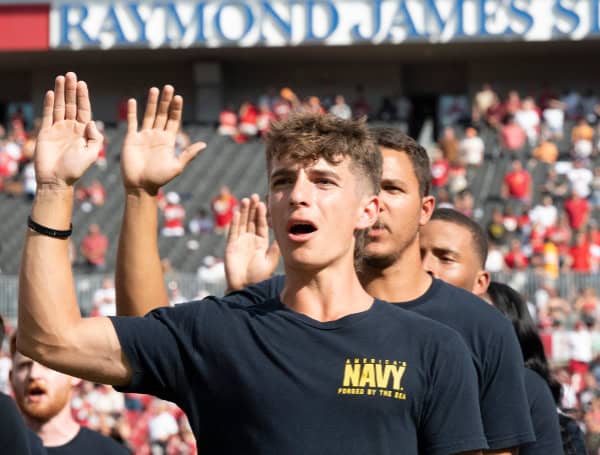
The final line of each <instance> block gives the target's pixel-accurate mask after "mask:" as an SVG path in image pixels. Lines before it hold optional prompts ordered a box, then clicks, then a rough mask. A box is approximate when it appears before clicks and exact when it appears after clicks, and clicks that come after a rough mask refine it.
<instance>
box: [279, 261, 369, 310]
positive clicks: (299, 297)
mask: <svg viewBox="0 0 600 455" xmlns="http://www.w3.org/2000/svg"><path fill="white" fill-rule="evenodd" d="M281 300H282V302H283V304H284V305H285V306H287V307H288V308H289V309H291V310H293V311H296V312H298V313H301V314H304V315H306V316H308V317H310V318H312V319H315V320H317V321H320V322H327V321H335V320H337V319H340V318H343V317H344V316H348V315H350V314H354V313H360V312H362V311H366V310H368V309H369V308H370V307H371V305H372V304H373V297H371V296H370V295H369V294H367V292H366V291H365V290H364V289H363V287H362V286H361V284H360V282H359V281H358V277H357V276H356V271H355V270H354V264H353V262H352V258H351V257H350V259H349V261H348V260H345V261H344V262H343V263H342V264H338V265H335V266H328V267H325V268H322V269H320V270H318V271H314V272H308V273H307V272H306V270H297V269H295V268H294V267H286V282H285V288H284V289H283V291H282V293H281Z"/></svg>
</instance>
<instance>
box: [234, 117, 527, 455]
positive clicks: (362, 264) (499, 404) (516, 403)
mask: <svg viewBox="0 0 600 455" xmlns="http://www.w3.org/2000/svg"><path fill="white" fill-rule="evenodd" d="M373 132H374V134H375V138H376V140H377V143H378V145H379V147H380V149H381V153H382V156H383V174H382V182H381V192H380V194H379V196H380V200H381V212H380V217H379V220H378V222H377V223H376V225H375V226H374V228H372V229H371V230H370V231H369V235H368V237H367V244H366V247H365V249H364V251H363V252H362V253H363V254H362V255H361V256H360V257H359V258H358V261H359V267H358V270H359V278H360V280H361V283H362V284H363V285H364V286H365V289H366V290H367V291H368V292H369V293H370V294H371V295H374V296H376V297H378V298H381V299H383V300H387V301H389V302H394V303H397V304H398V305H397V306H398V307H399V308H403V309H408V310H411V311H414V312H417V313H419V314H421V315H423V316H426V317H427V318H430V319H433V320H435V321H438V322H441V323H442V324H444V325H446V326H449V327H451V328H453V329H455V330H456V331H457V332H458V333H459V334H460V335H461V336H462V337H463V339H464V341H465V342H466V343H467V345H468V347H469V349H470V351H471V354H472V358H473V362H474V365H475V367H476V370H477V374H478V379H479V399H480V405H481V412H482V420H483V425H484V429H485V434H486V438H487V442H488V445H489V447H490V452H491V453H498V454H500V453H514V452H516V451H517V447H518V446H520V445H522V444H526V443H528V442H531V441H533V440H534V435H533V429H532V425H531V420H530V419H529V417H528V406H527V397H526V394H525V387H524V377H523V370H522V368H521V366H522V364H523V359H522V356H521V352H520V348H519V345H518V341H517V339H516V337H515V334H514V331H513V328H512V326H511V325H510V323H509V322H508V321H507V320H506V318H504V317H503V316H502V315H501V314H500V313H499V312H498V311H496V310H494V309H493V308H491V307H489V306H488V305H486V304H485V303H484V302H482V301H481V300H480V299H478V298H477V297H475V296H473V295H472V294H471V293H470V292H466V291H464V290H463V289H458V288H456V287H454V286H450V285H448V284H446V283H444V282H442V281H440V280H437V279H433V280H432V277H431V276H430V275H429V274H428V273H427V272H426V271H425V269H424V268H423V266H424V264H423V262H422V259H421V249H422V248H423V245H421V246H420V243H422V242H423V233H424V230H425V229H427V228H428V226H429V224H430V223H431V222H429V223H428V220H429V218H430V216H431V214H432V211H433V207H434V200H433V197H432V196H430V195H429V188H430V181H431V174H430V168H429V159H428V157H427V154H426V152H425V150H424V149H423V148H422V147H421V146H420V145H418V144H417V143H416V142H415V141H414V140H413V139H411V138H410V137H408V136H406V135H404V134H403V133H401V132H399V131H397V130H395V129H391V128H376V129H374V130H373ZM241 212H242V215H241V217H240V219H241V220H242V222H240V219H238V220H236V221H235V222H234V225H233V226H232V230H231V232H232V234H231V235H230V237H229V241H228V245H227V250H226V270H227V278H228V284H229V287H230V289H231V290H234V289H241V288H243V287H244V286H246V285H248V284H251V283H254V282H257V281H259V280H261V279H264V278H266V277H267V276H269V275H270V274H271V273H272V272H273V270H274V269H275V265H276V261H275V256H276V255H275V254H274V253H273V250H274V248H273V247H269V246H268V232H267V231H266V229H265V223H264V220H262V219H261V217H264V207H263V206H262V203H260V202H259V201H258V198H257V197H256V196H253V197H252V198H251V199H250V200H243V201H242V203H241ZM246 212H247V213H246ZM244 220H246V221H244ZM248 220H250V221H248ZM445 239H446V240H447V242H448V243H450V244H452V243H453V241H454V240H455V239H454V237H453V236H452V235H451V234H449V235H446V236H445ZM420 248H421V249H420ZM476 248H477V245H472V244H471V243H469V244H468V245H467V246H463V247H462V248H461V250H460V253H461V254H472V253H473V251H474V250H475V249H476ZM275 251H276V249H275ZM434 252H435V253H439V251H438V250H435V251H434ZM425 259H427V258H425ZM442 261H445V262H444V266H445V267H447V269H448V270H449V271H452V270H454V269H455V268H456V261H455V260H454V259H453V258H452V257H451V256H450V255H446V256H444V257H442V258H440V262H442ZM425 265H426V264H425ZM474 271H475V273H473V274H472V275H471V274H470V275H469V276H468V277H467V278H466V279H465V280H464V281H465V282H468V285H466V284H465V286H461V287H466V288H467V289H468V290H469V291H471V290H474V291H477V290H482V292H485V289H486V288H487V284H488V282H489V275H488V274H487V273H485V272H483V271H481V270H480V269H479V268H474ZM434 276H435V275H434ZM284 284H285V281H284V279H283V277H275V278H274V279H271V280H267V281H264V282H262V283H259V284H257V285H254V286H251V287H250V288H247V289H245V290H241V291H238V292H236V293H233V294H231V296H232V297H235V298H238V297H239V296H240V295H243V296H244V297H246V298H248V299H250V300H261V299H264V298H265V297H272V296H276V295H279V293H280V292H281V290H282V289H283V287H284ZM458 284H461V285H462V284H463V282H458Z"/></svg>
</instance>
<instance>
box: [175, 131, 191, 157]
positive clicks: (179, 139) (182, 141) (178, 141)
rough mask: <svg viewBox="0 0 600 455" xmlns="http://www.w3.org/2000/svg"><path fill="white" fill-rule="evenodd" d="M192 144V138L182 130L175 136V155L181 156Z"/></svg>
mask: <svg viewBox="0 0 600 455" xmlns="http://www.w3.org/2000/svg"><path fill="white" fill-rule="evenodd" d="M191 142H192V141H191V139H190V136H189V135H188V134H187V133H186V132H185V131H183V130H182V129H181V128H180V129H179V131H177V135H176V136H175V154H176V155H180V154H181V152H183V151H184V150H185V149H186V148H187V147H188V146H189V145H190V144H191Z"/></svg>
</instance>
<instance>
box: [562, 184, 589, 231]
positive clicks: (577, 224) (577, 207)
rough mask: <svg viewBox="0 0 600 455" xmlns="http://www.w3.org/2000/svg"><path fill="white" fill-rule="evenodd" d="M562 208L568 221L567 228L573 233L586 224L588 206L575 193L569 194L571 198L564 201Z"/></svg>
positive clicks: (587, 203) (585, 200) (586, 202)
mask: <svg viewBox="0 0 600 455" xmlns="http://www.w3.org/2000/svg"><path fill="white" fill-rule="evenodd" d="M564 208H565V212H567V217H568V219H569V226H570V227H571V229H573V230H574V231H578V230H579V229H581V228H582V227H584V226H585V225H586V224H587V223H588V218H589V215H590V204H589V202H588V201H587V199H584V198H582V197H581V196H580V195H579V193H578V192H577V191H572V192H571V197H570V198H569V199H567V200H566V201H565V203H564Z"/></svg>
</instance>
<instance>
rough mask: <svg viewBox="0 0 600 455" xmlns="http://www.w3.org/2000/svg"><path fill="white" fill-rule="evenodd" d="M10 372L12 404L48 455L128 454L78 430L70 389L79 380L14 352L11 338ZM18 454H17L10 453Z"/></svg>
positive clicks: (91, 433) (109, 441)
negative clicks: (14, 403) (16, 407)
mask: <svg viewBox="0 0 600 455" xmlns="http://www.w3.org/2000/svg"><path fill="white" fill-rule="evenodd" d="M10 354H11V357H12V361H13V366H12V370H11V372H10V383H11V385H12V388H13V391H14V394H15V400H16V402H17V405H18V406H19V409H20V410H21V413H22V414H23V416H24V418H25V422H26V423H27V426H28V427H29V428H30V429H31V430H33V431H34V432H35V434H37V435H38V436H39V437H40V438H41V440H42V442H43V444H44V447H45V449H46V453H48V454H51V455H76V454H84V455H95V454H98V455H100V454H123V455H125V454H128V453H129V451H128V450H127V449H126V448H125V447H123V446H122V445H120V444H118V443H117V442H116V441H114V440H112V439H111V438H107V437H106V436H103V435H101V434H100V433H97V432H95V431H92V430H90V429H88V428H86V427H82V426H80V425H79V424H78V423H77V422H75V420H74V419H73V415H72V414H71V397H72V395H73V387H75V386H76V385H77V384H78V383H79V382H80V380H79V379H76V378H73V377H71V376H67V375H66V374H62V373H59V372H58V371H54V370H51V369H49V368H46V367H45V366H43V365H41V364H39V363H38V362H35V361H33V360H32V359H30V358H29V357H26V356H24V355H23V354H21V353H20V352H18V351H17V348H16V336H13V337H12V338H11V342H10ZM11 453H19V452H11Z"/></svg>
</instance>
